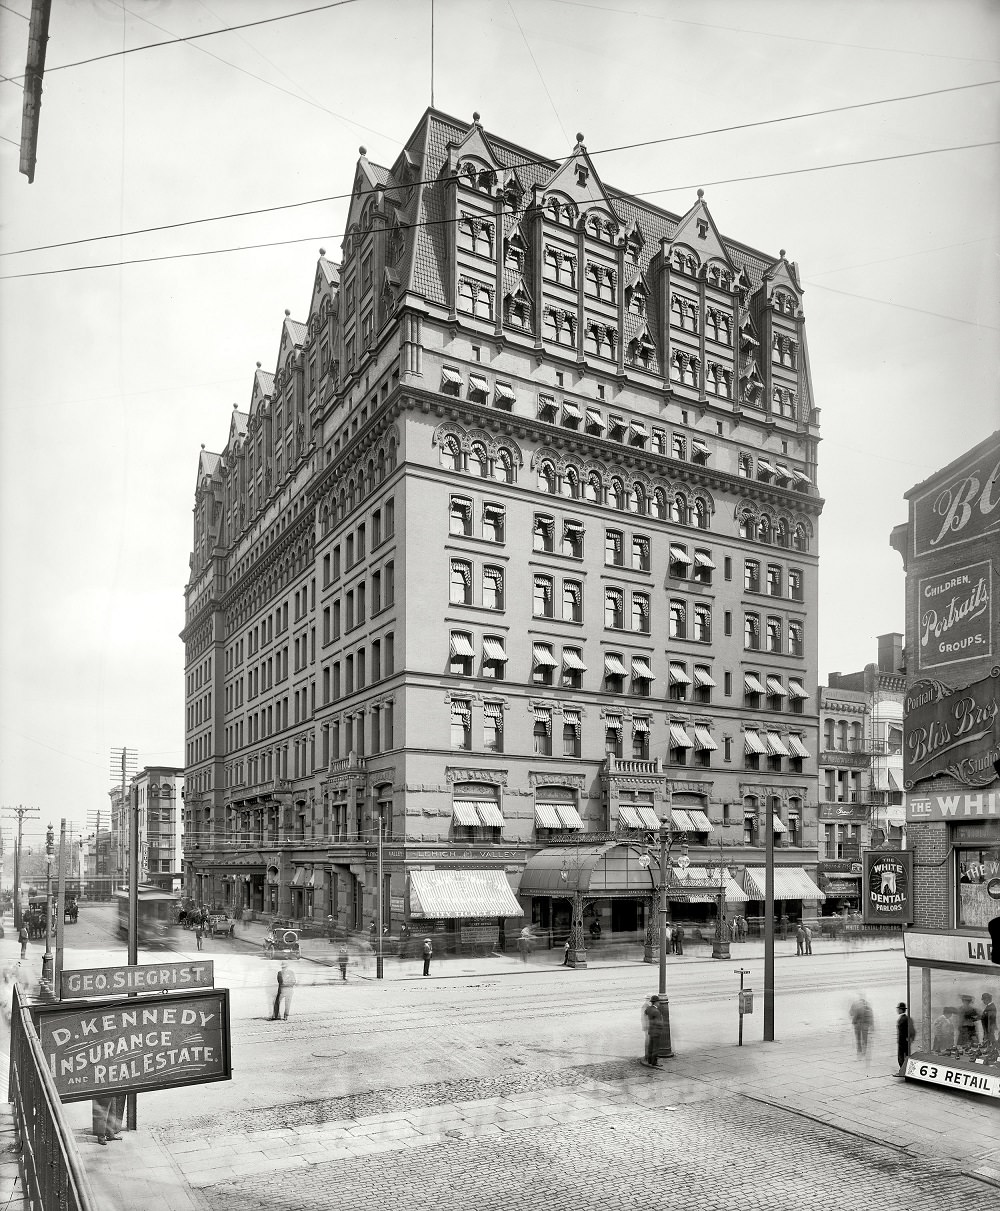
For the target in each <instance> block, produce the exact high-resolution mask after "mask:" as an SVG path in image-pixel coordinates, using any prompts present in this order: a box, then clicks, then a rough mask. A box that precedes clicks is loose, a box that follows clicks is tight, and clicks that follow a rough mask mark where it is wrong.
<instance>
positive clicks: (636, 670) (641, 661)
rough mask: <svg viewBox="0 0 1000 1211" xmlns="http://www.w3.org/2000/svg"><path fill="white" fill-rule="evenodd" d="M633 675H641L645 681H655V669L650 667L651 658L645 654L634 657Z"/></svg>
mask: <svg viewBox="0 0 1000 1211" xmlns="http://www.w3.org/2000/svg"><path fill="white" fill-rule="evenodd" d="M632 676H633V677H639V678H641V679H642V680H643V681H655V680H656V678H655V677H654V675H653V670H652V669H651V668H650V667H649V660H648V658H647V657H645V656H633V657H632Z"/></svg>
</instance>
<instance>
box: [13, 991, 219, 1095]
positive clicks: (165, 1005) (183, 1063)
mask: <svg viewBox="0 0 1000 1211" xmlns="http://www.w3.org/2000/svg"><path fill="white" fill-rule="evenodd" d="M32 1013H33V1014H34V1015H36V1021H37V1024H38V1039H39V1042H40V1043H41V1047H42V1052H43V1054H44V1056H45V1060H46V1062H47V1063H48V1065H49V1071H50V1072H51V1074H52V1079H53V1080H54V1081H55V1085H56V1090H57V1091H58V1093H59V1097H60V1098H61V1099H62V1101H64V1102H78V1101H83V1100H84V1099H86V1098H94V1097H110V1096H111V1095H113V1094H120V1093H148V1092H151V1091H153V1090H156V1089H175V1088H177V1087H178V1086H181V1085H201V1084H205V1083H207V1082H209V1081H228V1080H230V1079H231V1077H232V1058H231V1047H230V1033H229V990H228V989H226V988H220V989H218V990H217V991H214V992H192V993H185V994H180V995H178V994H173V993H166V994H164V995H162V996H157V997H140V998H131V999H129V998H124V999H115V1000H109V1001H102V1002H101V1003H100V1004H99V1005H77V1006H74V1007H73V1008H71V1009H66V1008H64V1007H63V1006H62V1005H60V1004H59V1003H54V1004H52V1005H36V1006H33V1008H32Z"/></svg>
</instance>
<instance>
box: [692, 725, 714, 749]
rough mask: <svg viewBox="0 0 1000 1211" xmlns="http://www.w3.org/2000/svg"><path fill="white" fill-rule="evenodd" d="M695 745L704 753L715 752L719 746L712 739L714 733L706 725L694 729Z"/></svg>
mask: <svg viewBox="0 0 1000 1211" xmlns="http://www.w3.org/2000/svg"><path fill="white" fill-rule="evenodd" d="M694 746H695V748H696V749H698V751H699V752H702V753H705V752H709V753H714V752H715V750H716V749H717V748H718V747H719V746H718V745H717V744H716V743H715V741H714V740H713V739H712V733H711V732H710V731H709V730H708V728H705V727H696V728H695V729H694Z"/></svg>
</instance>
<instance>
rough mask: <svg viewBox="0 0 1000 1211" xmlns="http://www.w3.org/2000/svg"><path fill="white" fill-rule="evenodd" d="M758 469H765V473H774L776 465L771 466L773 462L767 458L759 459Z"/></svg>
mask: <svg viewBox="0 0 1000 1211" xmlns="http://www.w3.org/2000/svg"><path fill="white" fill-rule="evenodd" d="M757 470H758V471H763V472H764V474H765V475H773V474H774V467H772V466H771V464H770V463H769V462H768V461H767V459H766V458H758V459H757Z"/></svg>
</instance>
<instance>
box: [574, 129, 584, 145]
mask: <svg viewBox="0 0 1000 1211" xmlns="http://www.w3.org/2000/svg"><path fill="white" fill-rule="evenodd" d="M576 141H577V143H579V144H580V146H581V147H582V146H583V135H582V134H580V132H579V131H577V132H576Z"/></svg>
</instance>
